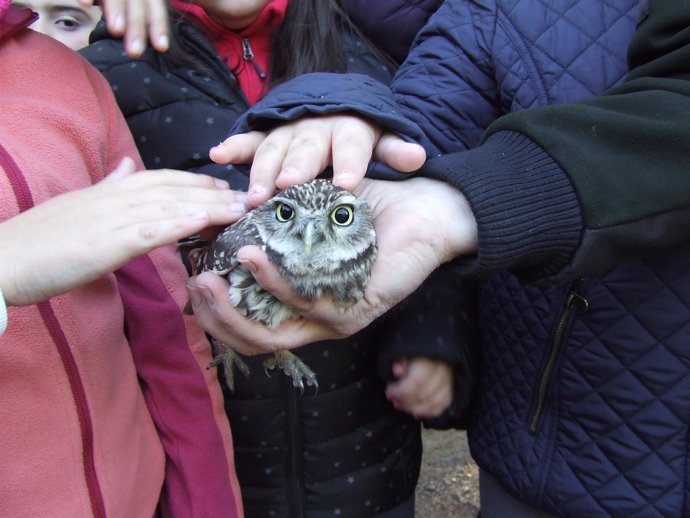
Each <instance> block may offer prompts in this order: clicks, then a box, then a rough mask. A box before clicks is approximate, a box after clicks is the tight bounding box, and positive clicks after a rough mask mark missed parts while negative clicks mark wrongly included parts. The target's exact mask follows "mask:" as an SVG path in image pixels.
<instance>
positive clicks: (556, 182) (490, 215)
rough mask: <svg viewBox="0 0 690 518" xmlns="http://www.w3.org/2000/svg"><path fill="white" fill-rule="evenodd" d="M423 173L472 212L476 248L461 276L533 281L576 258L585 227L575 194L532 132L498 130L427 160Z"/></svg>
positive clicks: (462, 266)
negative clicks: (507, 273)
mask: <svg viewBox="0 0 690 518" xmlns="http://www.w3.org/2000/svg"><path fill="white" fill-rule="evenodd" d="M420 174H422V175H424V176H428V177H432V178H436V179H438V180H442V181H445V182H448V183H450V184H452V185H454V186H455V187H456V188H457V189H459V190H460V191H461V192H462V193H463V194H464V195H465V197H466V198H467V200H468V202H469V203H470V206H471V207H472V210H473V211H474V215H475V218H476V221H477V227H478V236H479V251H478V253H477V255H476V256H474V257H472V258H466V259H463V260H461V261H458V263H457V264H456V266H457V267H458V268H459V269H460V270H461V272H462V273H463V274H480V275H487V274H491V273H495V272H498V271H502V270H511V271H513V272H514V273H516V274H518V275H520V276H521V277H523V278H525V279H526V280H529V281H533V280H540V279H544V278H548V277H551V276H553V275H555V274H557V273H558V272H559V271H560V270H561V269H563V268H564V267H565V266H566V265H567V264H568V263H569V261H570V260H571V258H572V256H573V254H574V252H575V249H576V248H577V246H578V243H579V241H580V235H581V232H582V215H581V212H580V205H579V202H578V198H577V195H576V193H575V190H574V187H573V186H572V184H571V182H570V179H569V178H568V176H567V175H566V173H565V172H564V171H563V169H562V168H561V167H560V166H559V164H558V163H556V161H555V160H554V159H553V158H551V157H550V156H549V155H548V154H547V153H546V152H545V151H544V150H543V149H542V148H541V147H540V146H539V145H538V144H536V143H535V142H534V141H532V140H531V139H529V138H528V137H526V136H524V135H522V134H520V133H516V132H510V131H503V132H499V133H496V134H494V135H492V136H491V137H490V138H489V139H488V140H487V141H486V142H485V143H484V144H483V145H481V146H480V147H478V148H475V149H473V150H470V151H465V152H461V153H454V154H449V155H443V156H439V157H436V158H433V159H431V160H429V161H428V162H427V163H426V164H425V165H424V166H423V167H422V169H421V170H420Z"/></svg>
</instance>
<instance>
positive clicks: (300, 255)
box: [254, 179, 376, 276]
mask: <svg viewBox="0 0 690 518" xmlns="http://www.w3.org/2000/svg"><path fill="white" fill-rule="evenodd" d="M257 210H260V211H261V212H262V214H261V221H262V224H261V225H258V226H259V228H260V233H261V234H262V235H261V237H262V241H263V242H264V244H265V247H266V252H267V254H268V255H269V257H270V258H272V260H273V262H274V263H276V264H278V265H279V266H280V267H281V269H285V270H286V271H287V272H289V275H290V276H295V275H312V274H314V273H315V272H320V273H321V274H328V273H329V272H337V271H338V270H340V269H341V268H351V267H352V266H353V265H352V262H353V261H357V260H358V259H359V258H361V257H362V255H363V254H366V253H367V252H371V249H372V247H373V249H374V250H375V248H376V232H375V230H374V225H373V222H372V219H371V211H370V209H369V206H368V205H367V204H366V202H365V201H364V200H362V199H360V198H357V197H356V196H355V195H353V194H352V193H350V192H348V191H346V190H344V189H341V188H339V187H336V186H335V185H333V183H331V182H330V181H328V180H322V179H317V180H313V181H311V182H309V183H306V184H302V185H293V186H291V187H288V188H287V189H285V190H284V191H282V192H280V193H278V194H277V195H276V196H274V197H273V198H272V199H271V200H269V201H268V202H266V203H265V204H264V205H263V206H261V207H260V208H259V209H257ZM257 216H259V215H258V214H255V215H254V217H255V218H257Z"/></svg>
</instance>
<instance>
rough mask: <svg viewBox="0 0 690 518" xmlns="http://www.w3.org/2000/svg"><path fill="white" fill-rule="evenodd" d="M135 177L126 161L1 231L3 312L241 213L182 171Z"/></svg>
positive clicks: (226, 195)
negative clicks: (107, 174)
mask: <svg viewBox="0 0 690 518" xmlns="http://www.w3.org/2000/svg"><path fill="white" fill-rule="evenodd" d="M133 173H134V162H133V161H132V160H131V159H125V160H123V161H122V163H121V164H120V165H119V166H118V168H117V169H116V170H115V171H114V172H113V173H111V174H110V175H109V176H108V177H107V178H106V179H105V180H103V181H101V182H99V183H97V184H95V185H93V186H90V187H86V188H83V189H79V190H75V191H71V192H67V193H65V194H62V195H59V196H56V197H54V198H51V199H50V200H48V201H46V202H44V203H41V204H39V205H36V206H35V207H33V208H31V209H29V210H27V211H26V212H22V213H21V214H18V215H17V216H14V217H11V218H10V219H8V220H5V221H3V222H2V223H0V264H2V269H0V287H1V288H2V293H3V295H4V298H5V301H6V302H7V304H8V305H14V306H20V305H26V304H33V303H37V302H40V301H43V300H46V299H48V298H50V297H52V296H54V295H57V294H60V293H64V292H66V291H69V290H70V289H73V288H75V287H77V286H79V285H81V284H84V283H86V282H89V281H91V280H94V279H96V278H98V277H100V276H101V275H103V274H105V273H107V272H111V271H114V270H116V269H117V268H119V267H120V266H122V265H123V264H124V263H126V262H127V261H129V260H130V259H132V258H134V257H136V256H138V255H141V254H143V253H146V252H148V251H150V250H152V249H154V248H157V247H159V246H162V245H165V244H169V243H174V242H176V241H177V240H179V239H181V238H183V237H186V236H189V235H191V234H195V233H197V232H199V231H200V230H201V229H203V228H205V227H207V226H209V225H220V224H229V223H231V222H233V221H235V220H237V219H239V217H241V216H242V214H243V213H244V212H245V202H246V195H245V194H244V193H237V192H234V191H231V190H229V189H228V188H227V183H226V182H223V181H221V180H216V179H214V178H211V177H208V176H203V175H198V174H194V173H186V172H181V171H169V170H161V171H145V172H141V173H137V174H133Z"/></svg>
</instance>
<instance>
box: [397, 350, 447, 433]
mask: <svg viewBox="0 0 690 518" xmlns="http://www.w3.org/2000/svg"><path fill="white" fill-rule="evenodd" d="M392 369H393V375H394V376H395V378H396V381H393V382H390V383H388V385H386V397H387V398H388V400H389V401H390V402H391V403H393V406H394V407H395V408H396V409H398V410H401V411H403V412H407V413H408V414H410V415H412V416H413V417H414V418H415V419H429V418H434V417H438V416H440V415H441V414H442V413H443V412H445V411H446V410H447V409H448V407H450V404H451V403H452V402H453V368H452V367H451V365H450V364H448V363H446V362H444V361H440V360H434V359H431V358H424V357H417V358H411V359H401V360H398V361H396V362H395V363H394V364H393V367H392Z"/></svg>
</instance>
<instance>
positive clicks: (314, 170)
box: [271, 118, 331, 189]
mask: <svg viewBox="0 0 690 518" xmlns="http://www.w3.org/2000/svg"><path fill="white" fill-rule="evenodd" d="M274 134H275V132H274ZM293 135H294V136H293V138H292V140H291V141H290V144H289V146H288V147H287V151H286V153H285V157H284V159H283V161H282V167H281V169H280V174H279V175H278V177H277V178H276V181H275V183H276V186H277V187H278V188H280V189H285V188H287V187H289V186H290V185H295V184H299V183H304V182H308V181H309V180H312V179H314V178H316V177H317V176H318V175H319V173H321V172H322V171H323V170H324V169H325V168H326V166H327V165H328V164H329V162H330V159H331V128H330V125H329V121H328V119H322V118H317V119H309V120H307V121H304V122H303V123H298V124H297V125H296V126H295V128H294V130H293ZM271 136H273V134H272V135H271Z"/></svg>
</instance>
